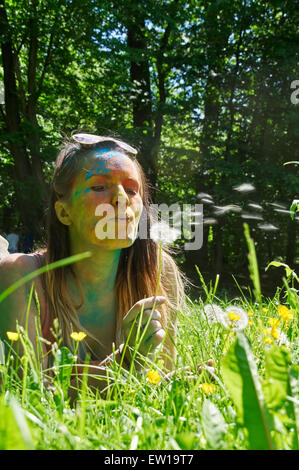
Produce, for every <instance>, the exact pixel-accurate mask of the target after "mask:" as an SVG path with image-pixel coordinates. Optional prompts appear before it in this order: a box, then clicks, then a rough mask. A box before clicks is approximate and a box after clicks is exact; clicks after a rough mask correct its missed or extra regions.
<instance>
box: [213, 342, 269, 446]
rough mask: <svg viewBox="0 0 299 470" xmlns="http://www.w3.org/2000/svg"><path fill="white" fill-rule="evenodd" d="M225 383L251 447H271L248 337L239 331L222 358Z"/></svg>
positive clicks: (266, 416) (266, 414)
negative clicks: (244, 427) (245, 429)
mask: <svg viewBox="0 0 299 470" xmlns="http://www.w3.org/2000/svg"><path fill="white" fill-rule="evenodd" d="M222 376H223V379H224V383H225V385H226V387H227V389H228V391H229V393H230V395H231V397H232V399H233V401H234V403H235V405H236V408H237V410H238V414H239V417H240V419H241V420H242V422H243V423H244V426H246V428H247V430H248V438H249V443H250V448H251V449H273V448H274V447H273V441H272V439H271V435H270V430H271V429H272V428H273V423H272V419H271V417H270V415H269V413H268V410H267V408H266V406H265V399H264V396H263V391H262V384H261V381H260V377H259V374H258V370H257V366H256V363H255V359H254V356H253V354H252V351H251V349H250V346H249V343H248V340H247V339H246V337H245V336H244V335H243V334H242V333H239V334H238V338H237V340H236V341H235V343H234V344H233V345H232V346H231V348H230V349H229V351H228V352H227V354H226V355H225V357H224V358H223V360H222Z"/></svg>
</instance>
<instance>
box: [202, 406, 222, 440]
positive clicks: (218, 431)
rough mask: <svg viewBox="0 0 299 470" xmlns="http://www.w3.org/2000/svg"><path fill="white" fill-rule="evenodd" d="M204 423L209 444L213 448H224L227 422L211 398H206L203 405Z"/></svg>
mask: <svg viewBox="0 0 299 470" xmlns="http://www.w3.org/2000/svg"><path fill="white" fill-rule="evenodd" d="M202 425H203V429H204V432H205V435H206V438H207V441H208V445H209V446H210V447H211V448H212V449H223V448H224V447H225V434H226V431H227V424H226V422H225V421H224V418H223V416H222V414H221V412H220V411H219V409H218V408H217V406H216V405H214V403H212V402H211V401H210V400H205V401H204V404H203V407H202Z"/></svg>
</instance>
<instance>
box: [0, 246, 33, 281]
mask: <svg viewBox="0 0 299 470" xmlns="http://www.w3.org/2000/svg"><path fill="white" fill-rule="evenodd" d="M34 269H36V265H35V263H34V260H33V256H32V255H31V254H24V253H13V254H11V255H7V256H5V257H4V258H3V259H2V260H1V261H0V283H1V284H2V283H4V284H6V283H11V281H16V280H17V279H19V278H20V277H23V276H25V275H26V274H29V273H30V272H32V271H34Z"/></svg>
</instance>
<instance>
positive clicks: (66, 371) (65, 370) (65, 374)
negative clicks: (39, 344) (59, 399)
mask: <svg viewBox="0 0 299 470" xmlns="http://www.w3.org/2000/svg"><path fill="white" fill-rule="evenodd" d="M73 360H74V359H73V355H72V353H71V351H70V350H69V349H68V348H67V347H65V346H63V347H62V348H60V349H58V351H56V353H55V358H54V366H55V370H56V377H55V381H56V382H59V385H60V387H61V389H62V393H63V396H64V398H66V396H67V392H68V388H69V385H70V378H71V374H72V368H73Z"/></svg>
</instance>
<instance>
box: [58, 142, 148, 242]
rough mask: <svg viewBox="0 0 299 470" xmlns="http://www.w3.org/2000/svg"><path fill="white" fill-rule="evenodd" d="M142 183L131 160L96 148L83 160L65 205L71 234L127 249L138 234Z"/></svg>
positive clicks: (141, 204) (114, 151) (90, 240)
mask: <svg viewBox="0 0 299 470" xmlns="http://www.w3.org/2000/svg"><path fill="white" fill-rule="evenodd" d="M140 191H141V182H140V177H139V174H138V170H137V168H136V166H135V165H134V163H133V161H132V160H131V159H130V158H129V157H127V156H126V155H124V154H123V153H120V152H118V151H117V150H109V149H98V150H93V151H91V153H90V154H89V155H88V156H87V157H85V158H84V159H83V160H82V168H81V171H80V172H79V173H78V174H77V176H76V177H75V178H74V180H73V183H72V190H71V195H70V198H69V201H68V204H67V210H68V212H69V215H70V220H71V224H70V231H71V236H73V237H79V238H81V240H82V241H83V242H86V243H88V244H95V245H99V246H102V247H105V248H106V249H119V248H126V247H128V246H130V245H132V244H133V243H134V241H135V239H136V237H137V231H138V224H139V220H140V216H141V213H142V208H143V203H142V198H141V194H140Z"/></svg>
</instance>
